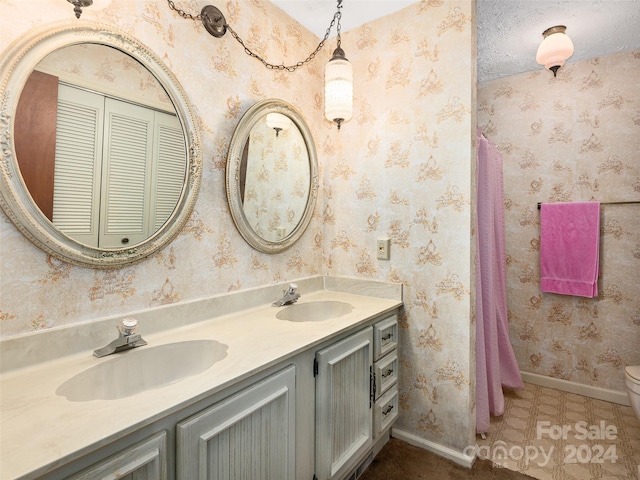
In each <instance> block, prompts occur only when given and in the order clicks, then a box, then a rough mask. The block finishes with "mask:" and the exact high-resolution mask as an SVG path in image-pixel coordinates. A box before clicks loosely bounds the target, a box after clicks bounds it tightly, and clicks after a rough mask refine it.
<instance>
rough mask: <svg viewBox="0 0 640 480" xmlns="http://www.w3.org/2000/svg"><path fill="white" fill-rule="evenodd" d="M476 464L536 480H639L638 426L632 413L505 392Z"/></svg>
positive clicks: (562, 396) (547, 393)
mask: <svg viewBox="0 0 640 480" xmlns="http://www.w3.org/2000/svg"><path fill="white" fill-rule="evenodd" d="M478 446H479V452H478V457H479V458H488V459H490V460H492V461H493V462H494V463H496V464H499V465H501V466H504V467H506V468H509V469H511V470H516V471H519V472H522V473H525V474H527V475H530V476H532V477H535V478H538V479H540V480H591V479H594V480H595V479H598V480H600V479H603V480H609V479H611V480H613V479H615V480H621V479H625V480H640V421H638V419H637V418H636V417H635V415H634V413H633V410H632V409H631V407H626V406H624V405H618V404H616V403H609V402H604V401H601V400H596V399H593V398H589V397H583V396H581V395H575V394H572V393H567V392H562V391H559V390H554V389H551V388H545V387H541V386H539V385H532V384H528V383H527V384H525V388H524V389H523V390H515V391H505V413H504V415H503V416H502V417H492V418H491V429H490V430H489V432H488V433H487V438H486V439H484V440H483V439H481V438H480V436H478Z"/></svg>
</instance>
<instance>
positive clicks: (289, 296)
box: [271, 283, 300, 307]
mask: <svg viewBox="0 0 640 480" xmlns="http://www.w3.org/2000/svg"><path fill="white" fill-rule="evenodd" d="M297 289H298V285H296V284H295V283H292V284H290V285H289V290H286V291H285V292H284V296H283V297H282V298H281V299H280V300H278V301H276V302H273V303H272V304H271V305H272V306H273V307H283V306H285V305H291V304H292V303H296V302H297V301H298V299H299V298H300V294H299V293H296V290H297Z"/></svg>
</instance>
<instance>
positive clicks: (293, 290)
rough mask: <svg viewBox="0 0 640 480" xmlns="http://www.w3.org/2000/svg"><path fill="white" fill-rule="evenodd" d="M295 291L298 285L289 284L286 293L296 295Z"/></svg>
mask: <svg viewBox="0 0 640 480" xmlns="http://www.w3.org/2000/svg"><path fill="white" fill-rule="evenodd" d="M297 289H298V284H296V283H290V284H289V292H288V293H296V290H297Z"/></svg>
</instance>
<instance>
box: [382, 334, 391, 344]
mask: <svg viewBox="0 0 640 480" xmlns="http://www.w3.org/2000/svg"><path fill="white" fill-rule="evenodd" d="M392 338H393V333H387V334H386V335H384V336H383V337H382V340H384V341H385V342H386V341H387V340H391V339H392Z"/></svg>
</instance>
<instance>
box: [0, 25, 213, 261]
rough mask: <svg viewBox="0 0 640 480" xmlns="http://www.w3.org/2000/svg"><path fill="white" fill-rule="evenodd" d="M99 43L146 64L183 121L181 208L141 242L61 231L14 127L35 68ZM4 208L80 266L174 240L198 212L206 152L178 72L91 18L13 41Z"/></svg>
mask: <svg viewBox="0 0 640 480" xmlns="http://www.w3.org/2000/svg"><path fill="white" fill-rule="evenodd" d="M83 43H95V44H101V45H106V46H110V47H114V48H116V49H118V50H120V51H122V52H124V53H126V54H128V55H130V56H131V57H133V58H134V59H136V60H137V61H139V62H140V63H141V64H142V65H144V66H145V67H146V68H147V70H149V72H151V74H152V75H153V76H154V77H155V78H156V79H157V80H158V82H159V83H160V84H161V85H162V87H163V88H164V89H165V91H166V92H167V95H168V96H169V98H170V100H171V102H172V103H173V106H174V107H175V110H176V113H177V115H178V118H179V119H180V123H181V125H182V131H183V136H184V138H185V142H186V145H185V146H186V151H187V157H188V158H187V159H186V161H187V168H186V178H185V182H184V187H183V190H182V194H181V196H180V199H179V200H178V203H177V206H176V208H175V210H174V211H173V213H172V214H171V216H170V217H169V219H168V220H167V221H166V223H165V224H164V225H163V226H162V227H161V228H160V229H159V230H158V231H157V232H155V233H154V234H153V235H152V236H150V237H149V238H148V239H146V240H145V241H143V242H141V243H138V244H136V245H132V246H127V247H125V248H117V249H100V248H96V247H91V246H87V245H84V244H82V243H79V242H77V241H75V240H73V239H71V238H70V237H68V236H67V235H65V234H63V233H62V232H61V231H60V230H58V229H57V228H56V227H55V226H54V225H53V223H51V222H50V221H49V220H48V219H47V218H46V217H45V215H44V214H43V213H42V212H41V211H40V209H39V208H38V207H37V206H36V204H35V202H34V201H33V199H32V198H31V195H30V194H29V191H28V190H27V187H26V185H25V183H24V180H23V179H22V175H21V173H20V169H19V166H18V162H17V159H16V153H15V152H16V150H15V145H14V137H13V129H14V121H15V114H16V110H17V106H18V100H19V98H20V93H21V92H22V89H23V87H24V85H25V83H26V81H27V78H28V77H29V75H30V73H31V71H32V70H33V69H34V68H35V66H36V65H37V64H38V62H40V60H42V59H43V58H44V57H45V56H46V55H48V54H49V53H51V52H53V51H54V50H56V49H58V48H62V47H67V46H70V45H75V44H83ZM0 79H1V81H2V83H1V85H2V90H1V91H2V97H1V98H0V148H1V151H0V207H1V208H2V210H3V211H4V212H5V213H6V214H7V216H8V217H9V219H10V220H11V221H12V222H13V223H14V225H15V226H16V227H17V228H18V229H19V230H20V231H21V232H22V233H23V234H24V235H25V236H26V237H27V238H28V239H29V240H31V242H33V243H34V244H35V245H36V246H38V247H39V248H41V249H42V250H44V251H45V252H46V253H48V254H51V255H53V256H54V257H57V258H59V259H61V260H64V261H66V262H69V263H71V264H74V265H79V266H83V267H90V268H98V269H110V268H121V267H124V266H127V265H131V264H134V263H137V262H140V261H142V260H143V259H145V258H146V257H148V256H149V255H151V254H153V253H155V252H157V251H158V250H160V249H161V248H163V247H165V246H166V245H167V244H168V243H170V242H171V241H172V240H173V239H174V238H175V237H176V236H177V235H178V234H179V233H180V231H181V230H182V228H183V226H184V224H185V223H186V221H187V220H188V219H189V216H190V214H191V212H192V210H193V207H194V204H195V201H196V197H197V194H198V191H199V188H200V181H201V177H202V156H201V152H200V139H199V133H198V129H197V127H196V125H197V123H196V121H195V116H194V114H193V112H192V110H191V107H190V105H189V102H188V100H187V96H186V94H185V92H184V91H183V90H182V87H181V86H180V83H179V82H178V80H177V79H176V78H175V76H174V75H173V74H172V73H171V72H170V71H169V70H168V68H167V67H166V66H165V65H164V64H163V63H162V61H161V60H160V58H159V57H158V56H156V54H154V53H153V52H152V51H150V50H149V49H148V48H147V47H146V46H144V45H143V44H141V43H140V42H139V41H138V40H136V39H135V38H133V37H131V36H130V35H128V34H126V33H124V32H122V31H119V30H117V29H115V28H114V27H112V26H110V25H104V24H99V23H92V22H87V21H82V20H80V21H73V22H64V23H58V24H52V25H51V26H49V27H45V28H44V29H41V30H36V31H33V32H30V33H29V34H27V35H25V36H24V37H22V38H21V39H19V40H17V41H16V42H14V43H13V44H11V45H10V46H9V47H8V48H7V49H6V50H5V51H4V52H3V53H2V57H1V58H0Z"/></svg>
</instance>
